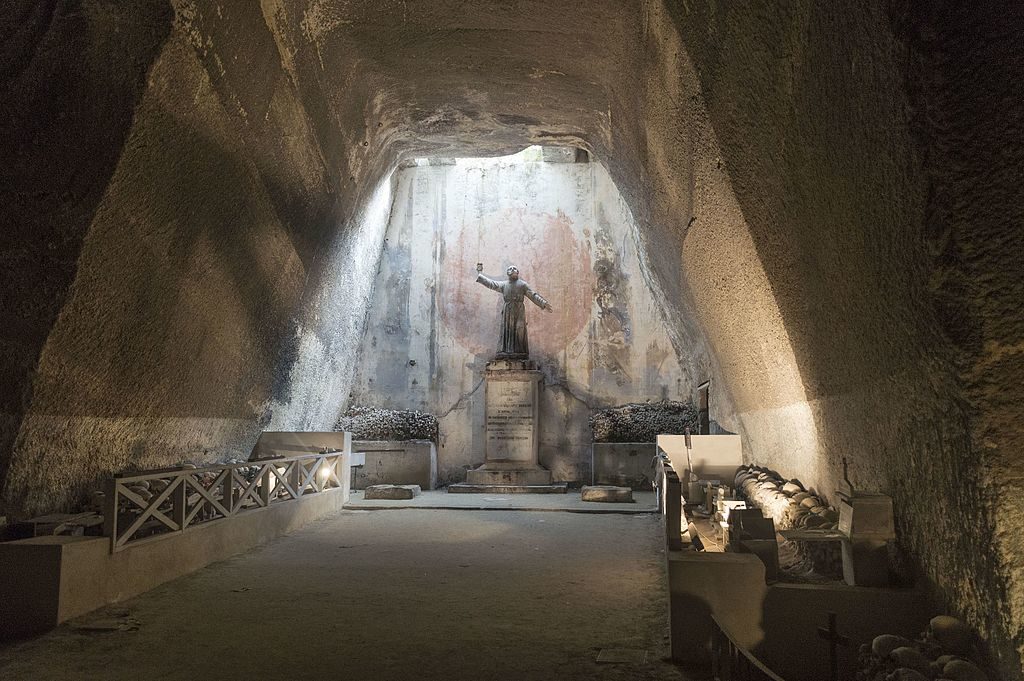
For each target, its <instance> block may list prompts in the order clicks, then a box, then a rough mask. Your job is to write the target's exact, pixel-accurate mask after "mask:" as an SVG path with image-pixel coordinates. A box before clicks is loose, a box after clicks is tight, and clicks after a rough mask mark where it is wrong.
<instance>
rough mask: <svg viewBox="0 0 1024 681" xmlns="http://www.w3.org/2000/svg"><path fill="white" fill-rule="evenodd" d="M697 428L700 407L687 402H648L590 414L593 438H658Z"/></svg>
mask: <svg viewBox="0 0 1024 681" xmlns="http://www.w3.org/2000/svg"><path fill="white" fill-rule="evenodd" d="M687 429H689V430H690V432H694V431H696V430H697V409H696V408H695V407H694V406H693V405H692V404H690V403H688V402H673V401H671V400H663V401H661V402H647V403H644V404H625V405H623V406H621V407H610V408H608V409H598V410H595V411H594V412H593V413H592V414H591V416H590V430H591V431H592V432H593V434H594V442H655V441H656V440H657V439H658V436H659V435H682V434H683V433H685V432H686V430H687Z"/></svg>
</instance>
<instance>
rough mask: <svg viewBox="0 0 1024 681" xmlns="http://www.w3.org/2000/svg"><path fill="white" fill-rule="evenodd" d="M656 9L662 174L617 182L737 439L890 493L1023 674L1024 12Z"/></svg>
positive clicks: (941, 575) (961, 607) (639, 135)
mask: <svg viewBox="0 0 1024 681" xmlns="http://www.w3.org/2000/svg"><path fill="white" fill-rule="evenodd" d="M647 7H648V12H647V14H646V16H645V21H646V27H645V29H644V31H643V33H644V35H645V37H646V41H645V42H644V43H643V45H644V59H645V60H646V61H645V67H644V69H643V70H644V72H645V73H647V74H648V81H647V88H646V93H647V95H646V96H647V99H646V101H645V106H646V110H645V114H646V117H645V118H644V119H643V122H644V126H643V129H642V130H638V131H635V132H633V133H627V134H632V136H633V137H634V138H635V139H636V140H638V141H637V145H638V146H640V147H641V148H643V149H646V150H647V153H645V154H642V155H641V158H639V159H638V160H637V165H638V166H639V170H638V169H635V168H630V167H628V166H627V167H626V168H624V169H623V170H622V172H621V174H619V173H616V178H617V179H621V181H620V186H623V187H624V193H625V194H626V195H627V197H628V199H629V200H630V202H631V205H636V203H638V202H639V200H640V199H639V197H638V196H637V193H636V192H635V191H633V190H632V189H631V188H630V184H629V179H628V178H630V177H644V178H650V181H651V182H652V183H653V185H654V191H653V195H654V196H656V197H658V201H657V202H656V204H655V205H654V206H652V207H651V208H650V210H649V212H647V213H645V214H644V215H643V218H642V223H643V224H642V227H641V233H642V234H645V235H647V236H646V237H645V241H646V242H647V244H648V247H647V251H646V252H647V254H648V255H650V256H651V257H650V263H651V267H652V270H653V271H654V272H655V274H656V277H655V278H656V279H657V280H660V281H662V282H663V283H662V288H663V289H664V290H665V291H667V292H671V291H679V295H678V296H677V295H674V294H670V295H668V296H667V299H668V301H669V302H668V304H667V306H666V307H667V309H668V310H670V314H671V316H672V319H673V322H676V321H677V320H680V321H682V320H685V318H686V317H688V316H691V311H692V316H693V317H694V318H696V319H697V320H699V321H700V324H701V327H702V329H703V331H704V333H705V338H706V343H707V345H708V347H709V348H710V349H711V350H712V352H711V353H710V355H709V357H710V363H711V364H710V367H709V370H710V372H711V373H712V374H713V376H714V381H715V382H716V383H718V382H720V383H721V384H722V385H723V386H724V388H725V391H726V392H727V393H728V394H727V398H726V399H727V402H729V403H731V407H732V410H731V413H732V414H734V416H735V419H734V420H732V419H730V418H729V414H720V415H719V418H720V420H722V421H723V422H725V423H729V424H731V425H732V426H733V428H734V429H735V430H736V431H738V432H740V433H741V434H742V435H743V436H744V447H745V453H746V456H747V457H748V458H749V460H751V461H752V462H756V463H758V464H762V465H767V466H770V467H772V468H775V469H777V470H779V471H780V472H782V473H783V474H784V475H787V476H794V477H797V478H799V479H801V481H803V482H804V483H805V484H807V485H809V486H811V487H812V488H814V489H816V490H817V491H818V492H820V493H821V494H823V495H824V496H826V497H830V496H831V495H832V493H833V490H834V488H835V484H836V482H837V481H838V479H839V477H840V474H841V465H840V462H841V459H842V457H848V458H849V459H850V460H851V477H852V478H853V481H854V483H855V484H856V485H858V486H860V487H862V488H865V489H879V490H884V491H887V492H890V493H892V494H893V496H894V500H895V507H896V517H897V523H898V533H899V541H900V545H901V547H902V548H903V549H904V550H905V551H906V554H907V556H908V558H909V562H910V564H911V565H913V566H914V568H915V569H916V570H919V572H920V577H921V580H922V581H923V582H924V584H925V585H927V586H928V587H929V588H930V589H931V592H932V593H933V594H934V595H935V596H936V605H935V607H936V608H937V609H939V608H945V609H949V610H952V611H954V612H957V613H959V614H962V615H965V616H966V617H967V618H968V619H969V620H970V621H971V623H972V624H974V625H976V626H978V628H979V629H980V631H981V632H982V634H983V636H985V637H987V638H988V639H989V640H990V641H991V642H992V644H993V645H992V649H991V652H992V654H993V657H994V659H993V663H994V664H995V666H996V667H997V668H999V669H1000V670H1001V672H1002V673H1003V675H1004V676H1005V678H1020V677H1021V666H1020V660H1019V654H1020V641H1021V640H1022V637H1024V633H1022V632H1024V628H1022V622H1021V619H1020V614H1019V613H1020V612H1021V611H1022V610H1021V608H1020V607H1019V604H1020V602H1021V601H1020V599H1021V597H1022V596H1024V590H1022V587H1021V584H1020V579H1019V567H1017V566H1018V565H1019V556H1020V555H1021V551H1022V549H1024V547H1022V546H1021V545H1020V541H1019V539H1018V537H1019V535H1020V532H1019V527H1020V523H1021V518H1022V516H1021V508H1020V499H1021V498H1022V494H1021V492H1022V491H1024V490H1022V489H1021V484H1020V483H1021V476H1020V472H1021V470H1022V466H1021V464H1020V463H1019V461H1018V460H1017V458H1016V457H1015V456H1014V455H1013V454H1012V453H1015V452H1017V451H1019V448H1020V437H1021V435H1020V432H1021V429H1020V427H1019V425H1013V424H1011V422H1010V420H1009V419H1012V417H1010V411H1009V410H1008V409H1009V407H1008V405H1009V404H1011V403H1013V402H1015V401H1016V400H1017V399H1018V398H1016V397H1015V396H1017V395H1019V394H1020V390H1021V388H1020V385H1021V384H1020V380H1019V377H1020V375H1021V364H1022V362H1021V354H1020V352H1019V338H1020V336H1021V329H1020V325H1021V323H1022V322H1021V317H1022V315H1021V306H1020V300H1021V297H1020V293H1021V283H1020V282H1021V278H1020V276H1019V270H1020V268H1019V266H1018V265H1015V264H1013V263H1011V262H1010V260H1009V258H1013V257H1015V256H1010V255H1009V254H1010V253H1014V254H1016V253H1020V252H1022V250H1024V249H1021V247H1020V246H1021V244H1020V242H1021V238H1022V237H1021V232H1020V229H1019V226H1017V222H1015V219H1016V218H1017V217H1018V216H1019V215H1020V212H1021V210H1022V201H1021V198H1020V190H1019V188H1018V187H1017V185H1016V184H1015V183H1014V182H1013V181H1012V180H1011V179H1010V177H1011V176H1012V175H1013V173H1014V171H1013V168H1016V167H1019V165H1018V164H1019V160H1020V150H1021V145H1020V143H1019V140H1020V139H1021V138H1020V130H1021V115H1020V111H1019V106H1014V107H1012V108H1011V109H1007V113H1005V114H1004V115H997V117H996V119H995V120H994V121H992V120H989V118H988V117H987V115H986V114H984V113H982V112H983V111H985V110H986V109H987V108H988V107H995V108H996V109H997V110H1003V108H1002V107H1003V105H1002V104H1000V103H1002V102H1008V101H1018V100H1019V97H1017V95H1016V94H1014V93H1016V92H1018V91H1019V90H1020V86H1019V83H1020V78H1019V76H1020V74H1021V72H1022V68H1021V67H1022V64H1021V58H1020V55H1019V50H1017V51H1014V49H1013V48H1012V47H1011V46H1012V45H1013V44H1014V41H1013V39H1012V38H1011V37H1010V36H1011V33H1012V31H1013V30H1016V31H1019V28H1020V26H1021V25H1022V22H1021V21H1020V18H1021V17H1020V12H1019V11H1011V12H1009V13H1008V14H1002V13H999V14H998V16H999V17H1000V18H997V13H996V12H995V11H994V10H992V11H991V12H990V11H989V10H987V9H986V10H985V11H980V12H977V13H975V12H973V11H968V10H967V9H963V10H962V11H961V10H955V9H953V7H952V3H941V2H939V3H931V4H928V5H926V6H915V7H910V6H909V5H904V4H902V3H895V4H892V5H889V6H875V7H859V8H857V9H852V8H851V9H849V10H847V9H844V8H838V7H832V6H828V7H826V6H822V5H815V4H813V3H798V4H794V5H787V6H786V7H780V6H778V5H777V4H776V3H755V4H754V5H744V6H742V7H740V6H732V5H729V4H727V3H706V4H702V5H694V4H693V3H681V4H676V3H666V4H665V6H664V7H662V6H661V4H660V3H656V2H653V3H649V4H648V5H647ZM1009 26H1014V27H1016V28H1015V29H1010V28H1009ZM961 30H965V31H966V33H965V34H961ZM962 55H964V56H965V58H962ZM975 79H979V80H977V82H975ZM675 122H678V125H676V124H674V123H675ZM997 149H998V150H999V151H997ZM981 178H984V179H981ZM635 202H636V203H635ZM674 215H678V216H680V217H679V218H677V219H675V220H673V219H672V217H673V216H674ZM648 221H649V222H650V223H652V225H651V226H652V227H653V229H649V228H648V224H647V222H648ZM668 243H671V244H673V246H675V247H677V248H678V249H679V250H678V252H680V253H681V261H682V268H681V269H679V270H675V269H673V264H672V262H671V260H668V259H667V257H666V256H664V255H658V254H657V253H658V250H657V249H661V248H662V247H663V246H664V245H665V244H668ZM660 259H666V260H668V261H667V262H661V261H660ZM1017 260H1019V258H1017ZM683 323H685V322H684V321H683ZM713 406H714V402H713ZM994 604H998V605H994Z"/></svg>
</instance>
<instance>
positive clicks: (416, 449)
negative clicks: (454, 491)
mask: <svg viewBox="0 0 1024 681" xmlns="http://www.w3.org/2000/svg"><path fill="white" fill-rule="evenodd" d="M352 449H353V450H356V451H358V452H362V453H363V454H364V455H365V457H366V460H365V462H364V463H363V466H362V468H354V469H353V470H352V489H366V488H367V487H369V486H371V485H419V486H420V489H434V488H436V487H437V447H436V446H435V445H434V443H433V442H431V441H430V440H358V441H356V442H353V443H352Z"/></svg>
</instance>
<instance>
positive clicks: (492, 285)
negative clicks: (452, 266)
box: [476, 273, 501, 291]
mask: <svg viewBox="0 0 1024 681" xmlns="http://www.w3.org/2000/svg"><path fill="white" fill-rule="evenodd" d="M476 283H478V284H483V285H484V286H486V287H487V288H489V289H493V290H495V291H500V290H501V282H500V281H494V280H493V279H491V278H490V277H485V276H484V275H483V273H478V274H477V275H476Z"/></svg>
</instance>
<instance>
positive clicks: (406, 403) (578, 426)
mask: <svg viewBox="0 0 1024 681" xmlns="http://www.w3.org/2000/svg"><path fill="white" fill-rule="evenodd" d="M531 154H532V155H535V156H537V157H538V158H537V159H536V160H527V158H530V157H531V156H530V155H531ZM570 158H571V155H570ZM397 175H398V179H397V193H396V197H395V208H394V210H393V212H392V216H391V222H390V224H389V225H388V231H387V238H386V243H385V246H384V254H383V256H382V259H381V267H380V271H379V273H378V275H377V284H376V287H375V289H374V299H373V303H372V306H371V311H370V315H369V318H368V321H367V326H366V332H365V335H364V337H363V342H362V347H361V351H360V360H359V371H358V377H357V379H356V381H355V383H354V385H353V389H352V396H351V401H352V403H354V404H360V405H371V406H379V407H387V408H390V409H419V410H423V411H428V412H431V413H434V414H437V416H438V417H439V419H440V425H439V431H440V440H439V443H438V444H439V447H438V473H439V479H440V480H442V481H448V482H455V481H461V480H462V479H463V476H464V467H467V466H472V465H476V464H480V463H483V458H484V437H485V432H484V412H483V402H484V388H483V383H482V377H483V368H484V365H485V363H486V362H487V361H488V360H489V359H491V358H492V357H493V356H494V353H495V352H496V351H497V338H498V326H499V320H500V313H501V297H500V296H499V295H498V294H496V293H495V292H494V291H491V290H489V289H487V288H485V287H483V286H481V285H479V284H477V283H476V282H475V281H474V280H475V278H476V271H475V264H476V263H477V262H483V264H484V271H485V273H486V274H488V275H489V276H491V277H494V278H499V279H504V270H505V268H506V267H507V266H508V265H510V264H515V265H517V266H518V267H519V268H520V270H521V272H522V277H523V279H524V280H525V281H527V282H529V284H530V285H531V286H532V287H533V288H534V289H535V290H536V291H537V292H539V293H540V294H541V295H542V296H544V297H545V298H546V299H547V300H548V301H550V302H551V304H552V305H553V306H554V310H555V312H554V313H551V314H548V313H545V312H543V311H541V310H540V309H539V308H537V307H535V306H534V305H533V304H532V303H529V302H528V303H527V319H528V322H529V329H530V331H529V338H530V350H531V357H532V358H533V359H534V360H535V361H536V362H538V364H539V365H540V368H541V369H542V370H543V371H544V374H545V380H544V388H543V392H542V397H541V416H540V419H541V434H540V459H541V463H542V464H543V465H545V466H547V467H548V468H550V469H551V470H552V472H553V475H554V478H555V479H556V480H565V481H574V482H575V481H582V482H588V481H589V480H590V443H591V442H592V435H591V433H590V428H589V425H588V418H589V416H590V413H591V410H592V409H594V408H598V407H606V406H610V405H617V404H621V403H623V402H636V401H641V402H642V401H644V400H660V399H665V398H677V397H679V396H689V394H690V393H691V392H692V388H693V386H692V385H691V384H690V381H689V378H688V377H687V376H686V375H684V373H683V372H682V370H681V368H680V365H679V361H678V360H677V358H676V354H675V351H674V349H673V347H672V343H671V341H670V340H669V338H668V335H667V333H666V329H665V325H664V321H663V318H662V315H661V313H660V310H659V309H658V306H657V305H656V303H655V301H654V299H653V297H652V296H651V294H650V290H649V287H648V284H647V282H646V281H645V279H644V276H643V274H642V271H641V269H640V263H639V259H638V257H637V252H636V246H635V225H634V223H633V221H632V218H631V216H630V214H629V211H628V209H627V208H626V206H625V204H624V203H622V201H621V200H620V199H619V197H618V193H617V191H616V189H615V185H614V184H612V182H611V180H610V179H609V177H608V175H607V173H606V172H605V170H604V168H603V167H602V166H601V165H600V164H598V163H546V162H542V161H541V160H540V159H539V151H538V152H534V151H533V150H527V151H526V152H523V154H520V155H518V157H508V158H506V159H500V158H499V159H493V160H491V159H477V160H474V159H460V160H458V161H457V162H454V163H453V164H452V165H424V166H413V167H409V168H403V169H401V170H399V171H398V173H397Z"/></svg>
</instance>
